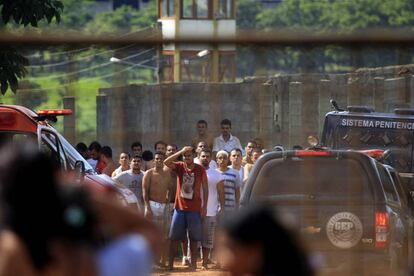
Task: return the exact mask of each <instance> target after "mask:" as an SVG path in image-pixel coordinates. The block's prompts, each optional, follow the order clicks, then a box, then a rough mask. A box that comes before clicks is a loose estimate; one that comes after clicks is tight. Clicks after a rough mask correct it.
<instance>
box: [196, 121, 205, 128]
mask: <svg viewBox="0 0 414 276" xmlns="http://www.w3.org/2000/svg"><path fill="white" fill-rule="evenodd" d="M200 124H205V125H206V127H207V126H208V124H207V121H205V120H198V122H197V125H200Z"/></svg>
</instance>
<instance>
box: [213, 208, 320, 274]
mask: <svg viewBox="0 0 414 276" xmlns="http://www.w3.org/2000/svg"><path fill="white" fill-rule="evenodd" d="M217 238H218V242H217V245H218V246H217V250H218V258H219V260H220V262H221V264H222V265H223V267H224V268H225V269H228V270H229V272H230V274H231V275H233V276H236V275H312V272H311V269H310V267H309V265H308V262H307V259H306V256H305V253H304V252H302V251H301V250H300V249H299V247H298V246H297V245H296V243H295V241H294V240H293V239H292V237H291V236H290V235H289V233H287V231H286V230H285V229H284V228H283V227H282V226H281V225H280V224H279V223H278V222H277V221H276V219H275V218H274V216H273V214H272V211H271V210H269V209H267V208H264V207H251V208H249V209H244V210H242V211H241V212H240V213H239V214H238V215H237V216H234V217H229V218H228V219H226V220H225V221H224V222H223V223H222V224H221V228H220V231H219V234H218V237H217Z"/></svg>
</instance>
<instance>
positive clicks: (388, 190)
mask: <svg viewBox="0 0 414 276" xmlns="http://www.w3.org/2000/svg"><path fill="white" fill-rule="evenodd" d="M377 168H378V172H379V174H380V177H381V182H382V187H383V188H384V192H385V197H386V199H387V200H392V201H399V200H398V195H397V191H396V190H395V187H394V184H393V183H392V181H391V177H390V176H389V174H388V173H387V171H386V170H385V168H384V167H383V166H382V165H381V164H379V163H377Z"/></svg>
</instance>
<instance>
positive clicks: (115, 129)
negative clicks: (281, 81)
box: [97, 82, 280, 152]
mask: <svg viewBox="0 0 414 276" xmlns="http://www.w3.org/2000/svg"><path fill="white" fill-rule="evenodd" d="M277 93H278V91H276V89H275V87H274V86H272V85H266V84H262V83H255V82H243V83H235V84H215V83H186V84H161V85H131V86H126V87H121V88H117V89H100V91H99V94H100V95H99V96H98V100H97V114H98V117H97V137H98V140H99V141H101V142H102V143H103V144H108V145H112V146H113V147H114V150H115V151H116V152H119V151H120V150H122V149H123V150H127V149H128V147H129V145H130V144H131V143H132V142H133V141H135V140H139V141H141V142H142V143H143V144H144V147H145V148H147V149H152V143H154V142H155V141H157V140H164V141H166V142H173V143H176V144H178V145H179V146H183V145H187V144H189V143H190V142H191V138H192V137H193V136H194V135H195V134H196V131H195V126H196V122H197V121H198V120H200V119H204V120H206V121H207V122H208V124H209V127H208V128H209V132H210V133H211V134H212V135H213V136H218V135H219V132H220V129H219V125H220V121H221V120H222V119H224V118H227V119H230V120H231V121H232V133H233V134H234V135H236V136H237V137H239V139H240V140H241V141H242V143H245V142H247V141H248V140H249V139H251V138H254V137H257V136H259V137H261V138H263V139H264V140H265V141H269V142H270V141H271V140H279V130H280V126H278V125H277V124H276V123H275V117H276V116H275V113H274V112H275V110H277V108H276V109H275V106H277V105H276V99H277ZM121 133H122V134H123V135H121Z"/></svg>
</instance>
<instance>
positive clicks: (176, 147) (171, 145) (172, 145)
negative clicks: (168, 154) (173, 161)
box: [167, 144, 178, 150]
mask: <svg viewBox="0 0 414 276" xmlns="http://www.w3.org/2000/svg"><path fill="white" fill-rule="evenodd" d="M168 146H170V147H174V148H175V150H178V146H177V144H168V145H167V147H168Z"/></svg>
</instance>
